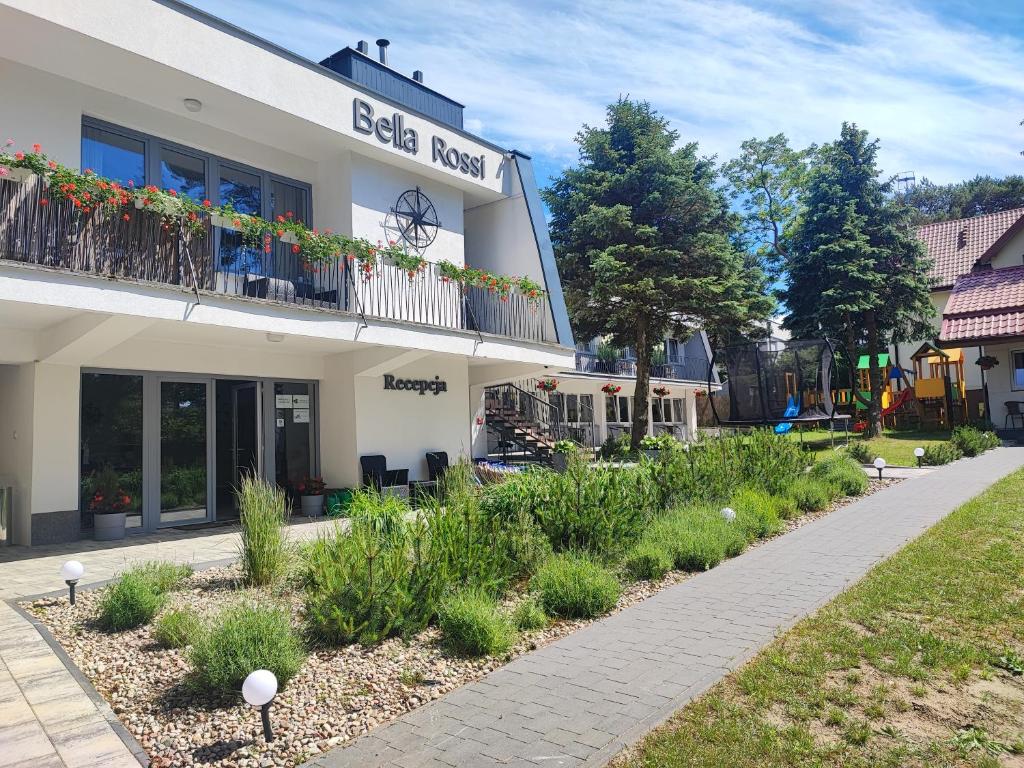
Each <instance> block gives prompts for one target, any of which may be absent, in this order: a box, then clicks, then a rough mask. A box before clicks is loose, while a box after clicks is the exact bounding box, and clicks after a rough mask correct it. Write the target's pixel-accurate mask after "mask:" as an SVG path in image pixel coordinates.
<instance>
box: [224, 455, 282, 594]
mask: <svg viewBox="0 0 1024 768" xmlns="http://www.w3.org/2000/svg"><path fill="white" fill-rule="evenodd" d="M236 493H237V495H238V509H239V522H240V523H241V525H242V541H241V544H240V546H239V559H240V561H241V565H242V573H243V574H244V577H245V580H246V582H248V583H249V584H253V585H257V586H261V585H266V584H272V583H273V582H275V581H276V580H277V579H278V578H279V577H280V576H281V575H282V574H283V573H284V572H285V568H286V566H287V555H288V553H287V548H286V542H285V535H286V533H285V523H286V521H287V519H288V502H287V499H286V498H285V495H284V491H283V490H282V489H281V488H279V487H278V486H277V485H276V484H274V483H269V482H267V481H266V480H263V479H262V478H258V477H255V476H254V475H251V474H247V475H244V476H243V477H242V482H241V484H240V485H239V487H238V489H237V491H236Z"/></svg>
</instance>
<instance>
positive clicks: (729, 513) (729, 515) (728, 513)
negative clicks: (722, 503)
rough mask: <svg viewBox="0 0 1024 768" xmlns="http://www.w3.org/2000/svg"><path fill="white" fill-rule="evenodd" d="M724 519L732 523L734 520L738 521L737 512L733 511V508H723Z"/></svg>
mask: <svg viewBox="0 0 1024 768" xmlns="http://www.w3.org/2000/svg"><path fill="white" fill-rule="evenodd" d="M722 517H723V518H724V519H725V520H726V521H728V522H730V523H731V522H732V521H733V520H735V519H736V510H735V509H733V508H732V507H723V508H722Z"/></svg>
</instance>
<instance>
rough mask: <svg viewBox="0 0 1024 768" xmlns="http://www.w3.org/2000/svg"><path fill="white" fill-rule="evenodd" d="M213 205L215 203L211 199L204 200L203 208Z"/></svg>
mask: <svg viewBox="0 0 1024 768" xmlns="http://www.w3.org/2000/svg"><path fill="white" fill-rule="evenodd" d="M211 205H213V203H211V202H210V201H209V200H203V208H209V207H210V206H211Z"/></svg>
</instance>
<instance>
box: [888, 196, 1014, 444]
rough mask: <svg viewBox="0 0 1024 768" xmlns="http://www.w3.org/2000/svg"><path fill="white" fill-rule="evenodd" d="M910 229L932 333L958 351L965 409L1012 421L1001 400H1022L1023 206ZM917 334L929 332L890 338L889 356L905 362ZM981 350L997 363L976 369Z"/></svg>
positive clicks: (996, 420) (947, 348)
mask: <svg viewBox="0 0 1024 768" xmlns="http://www.w3.org/2000/svg"><path fill="white" fill-rule="evenodd" d="M918 237H920V238H921V240H922V241H923V242H924V244H925V245H926V246H927V249H928V257H929V259H931V260H932V266H931V271H930V277H931V279H932V294H931V298H932V303H933V304H934V305H935V309H936V319H935V332H936V335H935V339H937V343H938V346H940V347H942V348H943V349H944V350H945V351H946V353H947V354H951V355H953V356H954V357H955V356H960V357H961V358H962V361H963V370H964V389H965V395H966V402H967V412H968V416H969V418H970V419H978V418H981V417H983V416H984V415H985V414H986V413H987V414H988V418H989V419H990V420H991V421H992V422H993V423H994V424H995V425H996V426H997V427H1002V426H1003V425H1004V423H1005V424H1006V425H1007V426H1012V425H1011V421H1012V420H1011V419H1008V418H1007V409H1008V408H1010V409H1013V410H1016V408H1017V407H1016V406H1015V405H1009V406H1007V403H1016V402H1017V401H1022V402H1024V208H1016V209H1013V210H1010V211H1002V212H1000V213H992V214H986V215H983V216H975V217H972V218H969V219H957V220H954V221H941V222H936V223H934V224H928V225H926V226H923V227H921V228H920V229H919V230H918ZM923 341H933V340H931V339H926V340H922V341H919V342H914V343H909V344H899V345H896V346H895V347H894V348H893V350H892V362H893V364H895V365H899V366H901V367H903V368H904V369H911V368H912V365H911V363H910V362H909V360H910V355H912V354H913V353H914V351H915V350H916V349H918V348H919V347H920V346H921V344H922V342H923ZM982 356H991V357H994V358H995V359H996V360H997V361H998V365H995V366H994V367H992V368H991V369H990V370H988V371H987V372H986V371H983V370H982V369H981V367H980V366H978V365H976V364H975V363H976V361H977V360H978V359H979V358H981V357H982ZM986 403H987V405H986ZM1015 421H1016V426H1017V427H1021V426H1024V424H1022V423H1021V419H1020V418H1017V419H1016V420H1015Z"/></svg>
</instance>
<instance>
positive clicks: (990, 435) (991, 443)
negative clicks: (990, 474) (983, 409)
mask: <svg viewBox="0 0 1024 768" xmlns="http://www.w3.org/2000/svg"><path fill="white" fill-rule="evenodd" d="M950 442H951V443H952V444H953V445H955V446H956V447H957V448H959V449H960V452H961V453H963V455H964V456H978V455H980V454H982V453H984V452H985V451H987V450H990V449H992V448H996V447H997V446H998V445H999V438H998V437H997V436H996V433H995V432H982V431H981V430H980V429H976V428H975V427H969V426H960V427H957V428H956V429H954V430H953V435H952V436H951V437H950Z"/></svg>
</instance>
